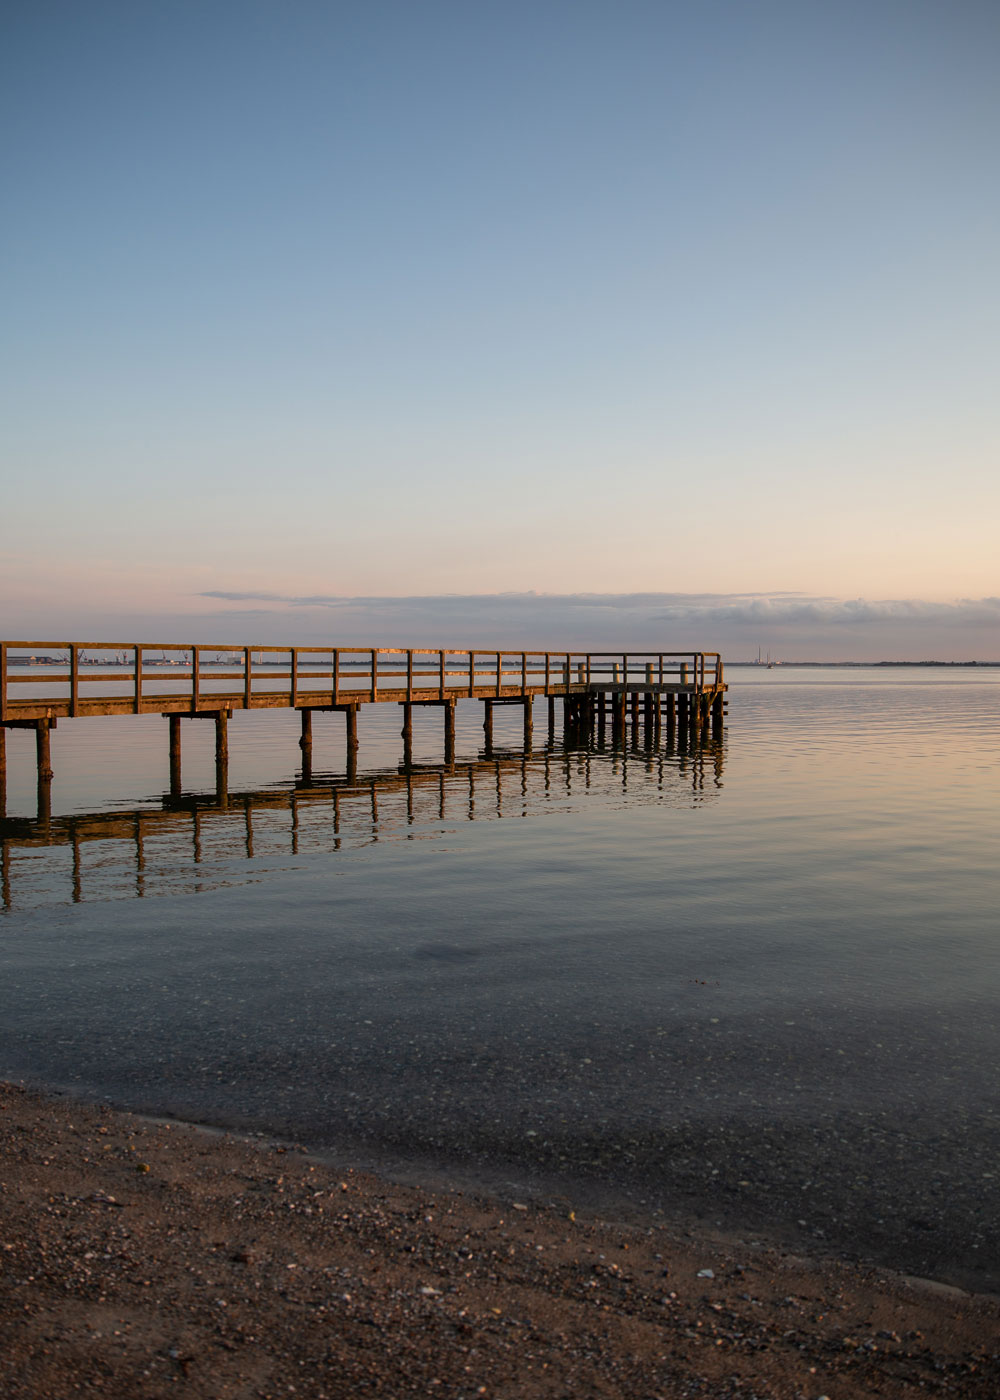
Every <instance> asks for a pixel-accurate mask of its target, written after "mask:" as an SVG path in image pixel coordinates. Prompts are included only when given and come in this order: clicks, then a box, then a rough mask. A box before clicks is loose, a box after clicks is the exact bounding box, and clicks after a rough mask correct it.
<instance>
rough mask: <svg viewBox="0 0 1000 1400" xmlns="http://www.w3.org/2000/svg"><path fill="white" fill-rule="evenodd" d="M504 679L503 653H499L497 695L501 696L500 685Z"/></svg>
mask: <svg viewBox="0 0 1000 1400" xmlns="http://www.w3.org/2000/svg"><path fill="white" fill-rule="evenodd" d="M502 678H503V653H502V652H499V651H498V652H497V694H498V695H499V694H500V685H501V681H502Z"/></svg>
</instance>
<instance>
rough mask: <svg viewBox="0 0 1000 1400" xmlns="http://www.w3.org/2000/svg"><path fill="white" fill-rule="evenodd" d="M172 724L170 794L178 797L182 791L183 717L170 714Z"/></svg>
mask: <svg viewBox="0 0 1000 1400" xmlns="http://www.w3.org/2000/svg"><path fill="white" fill-rule="evenodd" d="M167 723H168V724H169V726H170V795H171V797H176V796H177V795H178V793H180V791H181V717H180V715H168V716H167Z"/></svg>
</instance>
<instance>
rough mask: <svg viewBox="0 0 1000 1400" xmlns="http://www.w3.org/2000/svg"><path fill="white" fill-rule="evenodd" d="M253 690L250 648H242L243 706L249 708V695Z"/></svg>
mask: <svg viewBox="0 0 1000 1400" xmlns="http://www.w3.org/2000/svg"><path fill="white" fill-rule="evenodd" d="M252 690H253V656H252V655H251V652H250V648H249V647H244V648H243V708H244V709H245V710H249V708H250V695H251V692H252Z"/></svg>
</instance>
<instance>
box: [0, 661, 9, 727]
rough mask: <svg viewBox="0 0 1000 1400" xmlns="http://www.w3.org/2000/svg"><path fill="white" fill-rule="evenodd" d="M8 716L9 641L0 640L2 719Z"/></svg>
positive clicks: (0, 709) (0, 713) (0, 706)
mask: <svg viewBox="0 0 1000 1400" xmlns="http://www.w3.org/2000/svg"><path fill="white" fill-rule="evenodd" d="M6 718H7V643H6V642H0V720H4V719H6Z"/></svg>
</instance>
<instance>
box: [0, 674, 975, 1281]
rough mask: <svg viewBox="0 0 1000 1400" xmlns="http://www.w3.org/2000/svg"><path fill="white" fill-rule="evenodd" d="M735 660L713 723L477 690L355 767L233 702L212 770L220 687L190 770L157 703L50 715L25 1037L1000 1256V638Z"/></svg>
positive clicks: (551, 1171) (176, 1090)
mask: <svg viewBox="0 0 1000 1400" xmlns="http://www.w3.org/2000/svg"><path fill="white" fill-rule="evenodd" d="M730 680H731V683H732V689H731V694H730V722H729V727H728V729H727V732H726V736H725V739H724V741H723V743H722V744H721V745H712V744H709V745H708V746H707V747H706V748H704V749H702V750H696V751H694V752H692V751H684V752H679V751H678V750H677V749H676V748H675V747H673V746H668V745H666V744H665V743H663V744H661V745H659V746H656V747H651V748H647V747H646V745H645V743H644V742H640V744H639V745H638V746H637V748H635V749H634V750H628V749H627V750H626V751H624V752H622V751H615V750H612V749H610V748H607V749H604V750H591V751H589V752H585V751H579V750H570V751H568V752H567V751H566V750H565V749H564V747H563V746H562V744H561V738H560V735H559V734H558V733H557V734H556V735H555V736H554V742H553V745H552V746H551V748H548V749H547V748H546V746H545V744H544V732H543V731H544V726H543V725H541V726H540V717H539V718H536V735H538V734H539V732H540V729H541V731H542V740H543V742H541V743H539V744H538V745H537V748H536V752H535V753H534V754H533V755H532V756H531V757H530V758H526V757H525V756H524V755H523V754H521V753H520V752H519V751H518V749H517V740H518V738H519V732H520V725H519V723H516V722H515V721H514V720H513V718H512V719H511V721H510V733H509V734H508V733H506V732H501V731H500V730H499V727H498V733H497V743H498V746H500V747H501V748H503V746H504V745H506V751H505V752H501V753H500V754H498V755H494V756H493V757H492V758H490V759H487V758H486V757H485V756H484V755H483V754H482V752H481V748H480V746H481V741H482V731H481V728H480V724H481V712H480V710H479V707H478V706H476V705H474V704H462V705H460V707H459V733H458V754H457V763H456V766H455V770H454V772H447V773H441V772H435V771H434V770H433V764H434V763H435V761H438V760H439V759H440V757H441V755H440V752H439V745H440V741H441V736H440V734H439V732H438V729H439V725H438V724H437V723H435V722H434V719H435V717H433V716H427V717H423V716H421V717H420V720H421V724H422V727H421V728H419V729H418V732H417V734H416V736H415V739H416V750H417V757H418V759H419V760H420V761H421V762H422V763H423V764H425V765H427V766H425V767H424V769H423V771H422V772H421V773H418V774H416V775H414V774H409V775H407V774H400V773H399V772H398V768H397V766H396V765H397V764H398V757H399V750H400V740H399V736H398V722H399V721H398V715H397V714H396V712H395V709H394V708H393V709H390V707H383V708H382V711H381V712H380V711H379V710H376V709H366V710H364V711H363V712H362V719H361V738H362V752H361V755H360V765H359V773H358V775H357V777H356V778H355V779H353V780H352V781H351V782H349V781H348V779H347V777H346V774H345V773H344V771H343V767H342V766H338V765H339V764H340V759H341V757H342V752H343V751H342V743H341V740H342V734H341V731H340V729H338V728H337V727H336V721H337V720H338V719H339V717H337V716H331V717H330V727H329V729H328V730H326V731H322V732H321V726H320V725H319V724H317V736H316V758H315V767H316V776H315V777H314V782H313V784H312V787H311V788H310V789H307V790H304V789H302V788H301V787H299V788H298V789H296V787H295V770H294V758H295V757H296V756H297V750H296V748H295V742H294V740H295V737H296V731H295V729H294V721H293V718H292V717H291V716H288V717H283V716H281V715H280V714H264V715H254V714H250V715H247V716H243V717H240V716H237V717H236V718H235V719H234V721H233V723H232V725H231V735H230V749H231V762H232V767H233V771H232V773H231V779H230V788H231V801H232V802H233V803H234V806H233V807H232V809H221V810H220V809H215V808H214V807H213V799H212V795H211V787H212V775H211V764H210V744H211V737H210V735H209V734H208V733H207V732H205V731H208V730H210V729H211V726H204V730H202V731H201V734H202V735H203V737H200V736H199V733H198V731H199V729H200V726H199V725H198V724H197V722H195V723H192V724H191V725H190V726H188V728H189V730H190V731H191V732H192V737H191V741H190V743H189V739H188V733H187V731H186V732H185V744H186V748H185V784H186V787H187V789H188V790H187V791H186V793H185V795H184V797H183V798H180V799H177V798H175V799H169V798H167V797H165V796H164V794H163V788H164V785H165V780H166V742H165V732H166V724H165V722H164V721H159V722H158V723H157V722H156V721H155V720H154V721H151V722H149V723H147V721H146V720H113V721H96V720H87V721H76V722H75V724H74V722H61V724H60V728H59V730H58V732H57V735H56V736H55V738H54V741H53V759H54V766H55V769H56V775H57V776H56V784H55V789H54V811H55V817H54V819H53V830H51V831H50V833H49V836H50V839H51V840H53V841H54V842H55V844H52V845H43V844H34V845H31V844H26V842H29V841H31V840H32V839H35V840H37V838H38V837H39V835H40V833H39V832H38V831H37V830H35V831H34V832H32V827H31V822H30V813H31V810H32V808H31V802H32V791H33V788H32V777H31V772H30V766H29V760H30V754H29V755H27V756H25V755H26V746H25V752H24V753H21V752H19V753H18V754H17V755H15V754H14V748H15V745H14V743H13V742H12V743H11V744H10V750H11V758H12V777H11V786H10V795H9V806H8V810H9V811H10V812H11V813H12V815H11V817H10V818H9V819H8V821H7V822H6V823H5V824H4V825H3V828H2V830H3V833H4V835H5V838H6V857H5V869H6V879H7V888H8V892H9V894H8V905H9V908H8V909H7V911H6V913H5V915H4V916H3V917H2V918H0V969H2V983H0V987H2V990H0V1008H2V1012H3V1015H2V1019H0V1069H2V1070H3V1071H4V1072H6V1073H7V1074H8V1075H15V1076H24V1077H28V1078H31V1079H33V1080H35V1081H41V1082H44V1083H48V1084H52V1085H57V1086H61V1087H65V1088H68V1089H71V1090H73V1091H75V1092H80V1093H86V1094H88V1095H92V1096H107V1097H108V1098H110V1099H111V1100H113V1101H114V1102H116V1103H120V1104H124V1105H128V1106H138V1107H142V1108H147V1109H150V1110H154V1111H157V1112H172V1113H176V1114H180V1115H183V1116H185V1117H191V1118H197V1119H203V1120H208V1121H213V1122H220V1123H230V1124H239V1125H242V1126H248V1127H251V1128H257V1129H261V1130H267V1131H277V1132H282V1133H285V1134H288V1135H290V1136H293V1137H295V1138H296V1139H298V1140H300V1141H303V1142H306V1143H308V1144H311V1145H313V1146H317V1147H320V1148H324V1149H327V1150H329V1151H331V1152H332V1153H334V1154H335V1155H338V1156H340V1157H341V1158H343V1159H344V1160H353V1161H358V1162H364V1163H368V1164H371V1165H376V1166H382V1167H383V1168H386V1169H389V1170H395V1171H397V1172H400V1173H404V1172H405V1173H409V1174H413V1173H416V1174H418V1175H419V1174H424V1175H429V1174H433V1173H444V1174H446V1175H447V1176H448V1177H449V1179H452V1180H475V1181H483V1182H487V1183H489V1184H491V1185H499V1186H501V1187H506V1188H509V1189H515V1188H516V1189H517V1190H518V1191H524V1190H529V1189H537V1190H539V1191H541V1192H543V1193H545V1194H547V1195H550V1196H551V1195H553V1194H555V1195H560V1196H562V1197H564V1198H566V1199H567V1200H569V1201H571V1202H573V1203H576V1204H581V1203H586V1202H592V1203H598V1204H600V1205H602V1206H603V1207H604V1208H609V1207H612V1206H613V1207H614V1208H617V1209H622V1210H624V1209H631V1210H635V1211H639V1212H655V1211H662V1212H664V1213H665V1214H666V1215H668V1216H671V1217H674V1218H684V1217H690V1216H696V1217H699V1218H701V1219H704V1220H706V1221H709V1222H712V1223H713V1224H714V1223H716V1222H721V1223H722V1224H723V1225H724V1226H732V1227H735V1228H739V1229H741V1230H743V1231H744V1233H745V1232H746V1231H747V1230H749V1231H751V1232H752V1231H758V1232H759V1233H760V1234H761V1235H765V1234H766V1235H771V1234H777V1235H779V1236H780V1237H782V1238H787V1239H799V1240H804V1241H808V1242H810V1243H812V1244H813V1245H819V1246H822V1247H829V1248H832V1249H836V1250H839V1251H842V1252H845V1253H847V1254H851V1255H854V1256H861V1257H866V1258H874V1259H877V1260H879V1261H881V1262H883V1263H887V1264H890V1265H894V1266H896V1267H900V1268H904V1269H906V1270H910V1271H915V1272H921V1273H929V1274H936V1275H938V1276H941V1277H948V1278H952V1279H957V1280H960V1281H967V1282H973V1283H975V1284H977V1285H978V1286H990V1287H997V1286H998V1285H1000V1262H998V1259H997V1255H996V1239H997V1228H996V1227H997V1200H998V1191H997V1184H998V1180H1000V1168H998V1167H997V1162H998V1161H1000V1119H998V1114H997V1107H996V1066H997V1052H998V1048H1000V1045H998V1042H1000V1034H998V1028H997V1014H996V1009H997V999H998V992H1000V957H998V929H997V913H996V911H997V909H998V908H1000V877H998V874H997V871H998V865H1000V862H998V855H1000V851H998V840H997V834H996V832H997V825H996V816H997V790H998V781H997V780H998V756H1000V755H998V750H1000V743H998V717H1000V716H998V710H1000V703H998V702H1000V688H998V682H1000V673H998V672H996V671H992V670H984V669H977V670H962V671H956V670H943V669H934V668H928V669H921V668H907V669H906V670H900V671H896V670H892V671H890V670H884V669H876V668H873V669H871V670H864V669H851V670H795V669H793V668H782V669H781V670H779V671H774V672H767V671H757V670H756V669H752V670H751V669H748V670H742V671H741V670H734V671H732V672H731V674H730ZM241 718H242V719H243V720H244V721H245V723H244V724H243V725H242V726H241V724H240V719H241ZM341 723H342V721H341ZM498 725H499V716H498ZM101 726H105V728H103V729H101ZM199 744H201V745H203V749H199V748H198V747H197V746H198V745H199ZM337 792H339V794H340V795H339V797H338V798H335V796H334V794H335V793H337ZM373 794H374V806H373V800H372V799H373ZM268 798H270V799H272V800H273V805H272V806H268V805H267V799H268ZM296 804H298V811H297V813H296ZM338 804H339V813H338V812H337V811H335V808H336V807H337V805H338ZM144 814H145V816H146V817H149V819H150V824H149V826H148V830H147V831H146V834H145V835H144V836H143V837H142V840H141V841H140V843H139V844H140V845H142V846H143V855H142V862H141V865H140V861H139V859H138V857H137V854H136V851H137V842H136V825H137V823H140V824H141V820H143V819H145V818H144ZM248 814H249V825H250V829H251V835H250V842H249V845H248V841H247V822H248ZM102 815H103V816H104V817H105V818H107V819H108V820H109V827H108V830H107V832H106V833H105V834H104V835H101V833H100V832H99V831H98V830H97V829H96V828H95V827H93V825H92V824H93V822H94V821H96V820H98V819H99V818H101V817H102ZM335 817H336V825H337V830H336V831H334V824H335V821H334V819H335ZM111 818H114V820H115V821H117V822H122V821H124V822H125V823H126V824H127V830H120V829H118V828H116V827H114V824H113V823H112V822H111ZM153 818H155V820H153ZM196 818H197V821H198V823H199V824H200V835H199V842H200V846H199V849H198V859H197V860H196V859H195V842H194V826H195V822H196ZM470 818H471V819H470ZM74 822H76V823H77V825H78V836H77V840H76V843H75V848H76V849H75V854H74V843H73V839H72V827H73V823H74ZM60 823H62V826H60ZM81 823H82V825H81ZM87 823H91V826H90V827H88V826H87ZM84 828H86V830H87V831H88V832H89V833H90V834H86V835H83V836H81V835H80V834H79V832H80V831H82V830H84ZM157 843H159V844H158V845H157ZM74 860H75V861H76V868H75V869H74ZM154 895H155V896H156V897H153V896H154ZM136 896H142V897H141V898H137V897H136ZM74 898H75V899H76V900H77V901H78V902H76V903H74V902H73V900H74Z"/></svg>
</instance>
